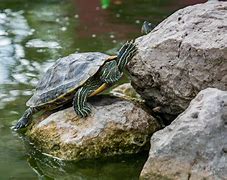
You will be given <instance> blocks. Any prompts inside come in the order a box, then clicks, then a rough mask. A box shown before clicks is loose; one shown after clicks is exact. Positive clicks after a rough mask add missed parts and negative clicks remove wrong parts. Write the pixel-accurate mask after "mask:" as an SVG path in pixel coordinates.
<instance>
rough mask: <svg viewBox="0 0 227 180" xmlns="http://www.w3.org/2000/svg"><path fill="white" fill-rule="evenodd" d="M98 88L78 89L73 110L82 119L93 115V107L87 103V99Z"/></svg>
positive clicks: (86, 87) (85, 87)
mask: <svg viewBox="0 0 227 180" xmlns="http://www.w3.org/2000/svg"><path fill="white" fill-rule="evenodd" d="M96 88H97V86H92V85H90V86H89V85H88V86H84V87H81V88H79V89H78V91H77V92H76V94H75V96H74V99H73V108H74V110H75V112H76V114H77V115H78V116H80V117H82V118H84V117H87V116H88V115H89V114H90V113H91V105H90V104H89V103H88V102H87V97H88V96H89V95H90V94H91V93H92V92H93V91H94V90H95V89H96Z"/></svg>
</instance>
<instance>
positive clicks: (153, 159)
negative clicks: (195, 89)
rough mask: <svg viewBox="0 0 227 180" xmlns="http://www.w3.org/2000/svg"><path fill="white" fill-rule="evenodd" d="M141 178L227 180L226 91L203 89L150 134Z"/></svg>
mask: <svg viewBox="0 0 227 180" xmlns="http://www.w3.org/2000/svg"><path fill="white" fill-rule="evenodd" d="M140 178H141V179H155V178H156V179H157V178H158V179H162V178H163V179H165V178H166V179H174V180H178V179H180V180H182V179H190V180H200V179H201V180H202V179H208V180H209V179H210V180H213V179H215V180H224V179H227V91H221V90H218V89H215V88H208V89H205V90H202V91H201V92H200V93H199V94H198V95H197V96H196V97H195V99H193V100H192V102H191V103H190V106H189V107H188V108H187V110H186V111H185V112H183V113H182V114H180V115H179V116H178V118H177V119H176V120H174V121H173V122H172V124H171V125H169V126H167V127H166V128H164V129H163V130H160V131H158V132H156V133H154V134H153V136H152V137H151V149H150V153H149V158H148V160H147V162H146V163H145V165H144V168H143V170H142V172H141V176H140Z"/></svg>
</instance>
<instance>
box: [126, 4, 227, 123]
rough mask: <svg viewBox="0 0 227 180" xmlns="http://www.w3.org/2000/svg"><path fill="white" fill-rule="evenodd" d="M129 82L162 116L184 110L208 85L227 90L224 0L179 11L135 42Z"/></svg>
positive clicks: (226, 41) (168, 116)
mask: <svg viewBox="0 0 227 180" xmlns="http://www.w3.org/2000/svg"><path fill="white" fill-rule="evenodd" d="M136 42H137V43H138V48H139V53H138V55H137V56H136V57H135V58H134V59H133V60H132V61H131V62H130V63H129V65H128V69H129V71H130V74H131V77H132V85H133V87H134V88H135V89H136V91H137V92H138V93H139V94H140V95H141V96H142V98H144V99H145V100H146V101H147V103H148V105H149V106H150V107H151V109H153V108H155V107H157V106H158V107H161V109H160V111H161V114H162V115H163V116H165V118H166V119H170V120H173V119H174V118H175V117H176V116H177V115H178V114H179V113H181V112H183V111H184V110H185V109H186V108H187V106H188V104H189V103H190V101H191V100H192V99H193V98H194V97H195V96H196V94H197V93H198V92H199V91H200V90H202V89H205V88H207V87H216V88H219V89H221V90H227V2H218V1H211V2H207V3H204V4H198V5H194V6H189V7H187V8H184V9H181V10H179V11H177V12H175V13H174V14H172V15H171V16H170V17H168V18H167V19H165V20H164V21H163V22H162V23H160V24H159V25H158V26H157V27H156V28H155V29H154V30H153V31H151V33H149V34H148V35H145V36H142V37H140V38H138V39H137V40H136Z"/></svg>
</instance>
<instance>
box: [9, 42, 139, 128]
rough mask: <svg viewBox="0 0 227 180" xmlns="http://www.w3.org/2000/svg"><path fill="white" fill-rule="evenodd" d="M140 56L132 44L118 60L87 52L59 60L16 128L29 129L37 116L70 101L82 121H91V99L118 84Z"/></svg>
mask: <svg viewBox="0 0 227 180" xmlns="http://www.w3.org/2000/svg"><path fill="white" fill-rule="evenodd" d="M136 53H137V46H136V44H135V42H134V40H131V41H127V42H126V43H125V44H124V45H123V46H122V47H121V48H120V50H119V51H118V54H117V55H114V56H110V55H107V54H104V53H100V52H83V53H74V54H71V55H69V56H67V57H63V58H60V59H58V60H57V61H56V62H55V63H54V64H53V65H52V66H51V67H49V68H48V69H47V71H46V72H45V73H44V75H43V76H42V77H41V79H40V80H39V81H38V84H37V86H36V88H35V91H34V94H33V96H32V97H31V98H30V99H29V100H28V101H27V103H26V106H28V108H27V110H26V111H25V112H24V114H23V115H22V117H21V118H20V119H19V120H18V122H17V123H16V125H15V126H14V127H13V128H14V129H15V130H19V129H21V128H25V127H27V126H28V125H29V124H30V122H31V121H32V116H33V114H35V113H37V112H39V111H41V110H54V109H57V108H60V107H62V106H63V105H64V104H67V103H71V102H70V101H72V106H73V108H74V110H75V113H76V114H77V115H78V116H79V117H81V118H85V117H87V116H88V115H90V113H91V111H92V107H91V105H90V104H89V103H88V102H87V98H88V97H91V96H94V95H97V94H99V93H101V92H102V91H103V90H105V89H106V88H108V87H110V86H112V85H113V84H114V83H115V82H117V81H118V80H119V79H120V78H121V77H122V75H123V70H124V69H125V66H126V64H127V63H128V62H129V61H130V60H131V59H132V58H133V56H134V55H135V54H136Z"/></svg>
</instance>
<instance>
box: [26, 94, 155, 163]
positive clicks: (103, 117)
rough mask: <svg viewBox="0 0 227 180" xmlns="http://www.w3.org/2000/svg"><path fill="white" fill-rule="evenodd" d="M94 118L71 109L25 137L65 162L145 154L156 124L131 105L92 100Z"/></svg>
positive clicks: (36, 126) (114, 100)
mask: <svg viewBox="0 0 227 180" xmlns="http://www.w3.org/2000/svg"><path fill="white" fill-rule="evenodd" d="M90 100H91V104H92V105H93V110H92V114H91V116H89V117H87V118H84V119H81V118H79V117H78V116H76V114H75V112H74V110H73V109H72V108H68V109H65V110H61V111H58V112H56V113H53V114H51V115H50V116H48V117H43V118H41V119H40V120H37V121H34V124H32V125H31V126H30V128H31V129H29V130H28V131H27V132H26V134H27V135H28V136H29V137H30V139H31V141H32V142H33V143H34V144H35V146H36V147H37V148H38V149H40V150H41V152H43V153H46V154H49V155H52V156H55V157H58V158H60V159H64V160H80V159H88V158H98V157H106V156H113V155H118V154H131V153H137V152H139V151H140V150H144V148H146V145H147V144H148V142H149V136H151V134H152V133H153V132H155V131H157V130H158V129H159V124H158V123H157V121H156V120H155V119H154V118H153V117H152V116H151V115H149V114H148V113H147V112H146V111H144V110H143V109H142V108H141V107H140V106H139V105H136V104H134V103H132V102H129V101H126V100H123V99H120V98H116V97H108V96H96V97H93V98H91V99H90Z"/></svg>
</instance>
